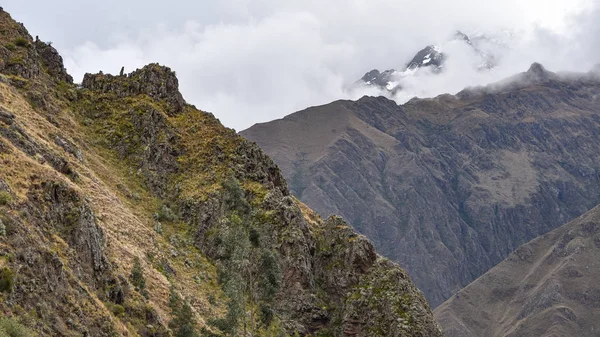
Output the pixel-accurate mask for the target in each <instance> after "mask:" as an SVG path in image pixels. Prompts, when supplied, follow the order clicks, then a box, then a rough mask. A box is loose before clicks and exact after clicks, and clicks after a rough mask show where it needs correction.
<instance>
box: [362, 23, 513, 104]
mask: <svg viewBox="0 0 600 337" xmlns="http://www.w3.org/2000/svg"><path fill="white" fill-rule="evenodd" d="M513 37H514V33H512V32H510V31H503V32H501V33H499V34H482V33H478V32H475V33H472V34H471V35H467V34H465V33H463V32H461V31H456V32H455V34H454V35H453V36H452V37H451V38H450V39H448V40H447V41H444V42H442V43H441V44H434V45H429V46H426V47H425V48H423V49H421V50H419V51H418V52H417V53H416V54H415V56H414V57H413V58H412V59H411V60H410V61H409V62H407V63H406V64H405V65H404V66H403V68H402V70H397V69H389V70H385V71H383V72H380V71H379V70H377V69H373V70H371V71H369V72H368V73H366V74H365V75H364V76H363V77H362V78H361V79H360V80H359V81H357V82H356V83H355V85H356V86H367V87H373V88H379V89H382V90H385V91H388V92H390V93H392V94H395V93H396V92H398V91H400V90H402V83H403V82H404V81H405V79H406V78H407V77H411V76H414V75H415V74H416V73H417V72H420V71H428V72H430V73H432V74H439V73H441V72H442V71H443V69H444V65H445V63H446V61H447V60H448V58H449V57H452V55H451V53H449V52H447V51H446V47H448V48H449V49H452V47H453V46H452V44H463V43H464V45H462V46H468V49H469V50H471V51H472V52H473V53H474V56H475V58H476V59H477V60H478V62H476V64H474V65H473V66H474V67H475V69H476V70H478V71H486V70H490V69H492V68H494V67H495V66H496V65H497V60H498V58H499V56H500V55H498V54H499V51H501V50H503V49H507V48H509V46H510V40H511V39H512V38H513ZM500 54H501V53H500Z"/></svg>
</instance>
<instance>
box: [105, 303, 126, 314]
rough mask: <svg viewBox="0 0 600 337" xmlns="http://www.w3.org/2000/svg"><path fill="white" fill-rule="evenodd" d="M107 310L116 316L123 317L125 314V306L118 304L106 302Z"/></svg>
mask: <svg viewBox="0 0 600 337" xmlns="http://www.w3.org/2000/svg"><path fill="white" fill-rule="evenodd" d="M106 306H107V307H108V310H110V312H112V313H113V315H115V316H116V317H123V316H124V315H125V308H124V307H123V306H122V305H120V304H114V303H110V302H109V303H107V305H106Z"/></svg>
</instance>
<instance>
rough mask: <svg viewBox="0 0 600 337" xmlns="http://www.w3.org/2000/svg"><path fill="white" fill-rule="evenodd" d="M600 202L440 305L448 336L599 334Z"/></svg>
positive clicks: (438, 309) (584, 335)
mask: <svg viewBox="0 0 600 337" xmlns="http://www.w3.org/2000/svg"><path fill="white" fill-rule="evenodd" d="M599 261H600V207H596V208H594V209H592V210H591V211H589V212H588V213H586V214H585V215H582V216H581V217H579V218H577V219H575V220H573V221H572V222H570V223H568V224H566V225H564V226H561V227H559V228H558V229H556V230H554V231H552V232H550V233H547V234H545V235H543V236H541V237H539V238H537V239H535V240H533V241H531V242H529V243H527V244H525V245H523V246H521V247H519V248H518V249H517V250H516V251H515V252H514V253H512V254H511V255H510V256H509V257H508V258H507V259H506V260H504V261H502V262H501V263H500V264H498V265H497V266H496V267H494V268H492V269H491V270H490V271H488V272H487V273H485V274H484V275H483V276H481V277H480V278H478V279H477V280H475V281H474V282H473V283H471V284H470V285H468V286H467V287H466V288H465V289H463V290H461V291H460V292H458V293H457V294H456V295H454V296H453V297H452V298H450V299H449V300H448V301H447V302H445V303H444V304H442V305H440V306H439V307H438V308H437V309H436V311H435V314H436V318H437V319H438V321H439V322H440V324H441V325H442V326H443V328H444V331H445V336H447V337H475V336H490V337H494V336H498V337H499V336H511V337H513V336H514V337H516V336H540V337H550V336H580V337H587V336H590V337H591V336H598V331H600V322H598V317H600V283H598V279H599V278H600V268H598V264H599Z"/></svg>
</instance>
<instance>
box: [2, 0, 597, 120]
mask: <svg viewBox="0 0 600 337" xmlns="http://www.w3.org/2000/svg"><path fill="white" fill-rule="evenodd" d="M3 6H4V7H5V9H6V10H8V11H9V12H11V13H12V14H13V16H14V17H16V18H17V19H18V20H20V21H24V22H25V24H26V26H27V27H29V29H30V30H31V31H32V34H34V35H35V34H37V35H40V37H41V38H42V39H47V40H52V41H53V42H54V45H55V46H57V48H58V49H59V51H60V52H61V54H62V55H63V57H64V58H65V62H66V66H67V69H68V70H69V72H70V73H72V74H73V75H74V77H75V79H76V80H81V78H82V76H83V74H84V73H85V72H97V71H99V70H103V71H105V72H112V73H116V72H118V71H119V70H120V68H121V66H125V68H126V70H127V71H131V70H133V69H135V68H138V67H141V66H143V65H144V64H147V63H150V62H160V63H163V64H166V65H168V66H170V67H171V68H173V69H174V70H176V71H177V74H178V77H179V79H180V86H181V90H182V92H183V94H184V97H185V98H186V100H187V101H188V102H190V103H193V104H195V105H196V106H198V107H199V108H202V109H205V110H208V111H211V112H213V113H215V115H216V116H217V117H219V118H220V119H221V120H222V121H223V123H224V124H225V125H227V126H230V127H234V128H236V129H238V130H240V129H243V128H246V127H248V126H250V125H252V124H253V123H256V122H263V121H268V120H272V119H275V118H281V117H283V116H285V115H287V114H289V113H292V112H294V111H297V110H300V109H303V108H305V107H307V106H311V105H317V104H324V103H328V102H330V101H333V100H336V99H343V98H357V97H358V96H359V95H361V94H365V93H366V94H371V95H374V94H379V93H378V92H376V91H373V90H372V89H371V91H368V92H349V91H348V90H346V88H347V86H348V84H350V83H352V82H353V81H355V80H356V79H358V78H360V77H361V76H362V75H363V74H364V73H365V72H366V71H368V70H371V69H373V68H379V69H381V70H383V69H388V68H399V67H401V66H402V65H403V64H404V63H405V62H406V61H408V60H409V59H410V58H411V57H412V56H413V55H414V53H415V52H416V51H418V50H419V49H421V48H423V47H424V46H425V45H428V44H432V43H437V42H440V41H446V39H447V38H448V36H449V34H451V33H452V32H453V31H454V30H456V29H462V30H466V31H474V30H478V31H481V32H498V31H500V30H501V29H506V28H508V29H512V30H514V31H519V32H521V35H519V39H518V40H517V41H514V45H512V46H511V48H510V49H507V50H503V51H502V53H503V55H502V56H503V57H502V60H501V62H502V64H501V67H498V68H497V69H494V70H492V71H490V72H486V73H481V72H476V71H474V70H473V69H474V67H473V66H472V65H473V62H476V58H475V56H474V55H472V52H471V51H469V50H466V49H465V48H464V46H460V45H455V44H452V43H447V44H446V45H445V46H444V48H445V50H446V51H447V53H448V54H449V55H450V58H449V61H448V65H447V69H446V71H445V72H444V73H443V75H442V76H438V77H434V76H430V74H427V72H426V71H424V72H422V73H420V74H419V76H415V77H414V78H413V79H411V82H410V83H407V92H405V93H403V94H402V95H403V96H399V97H396V99H397V101H398V102H402V101H404V100H406V99H408V98H409V97H408V96H410V95H413V94H414V95H419V96H431V95H436V94H439V93H444V92H450V93H453V92H456V91H459V90H461V89H462V88H463V87H465V86H469V85H477V84H485V83H488V82H491V81H495V80H498V79H500V78H502V77H506V76H509V75H512V74H514V73H515V72H517V71H523V70H526V69H527V67H528V65H529V64H531V63H532V62H533V61H540V62H542V63H543V64H544V65H545V66H546V67H547V68H549V69H552V70H554V69H565V70H581V69H585V67H587V66H588V63H589V64H590V65H589V67H591V65H592V64H595V63H597V62H598V61H600V60H599V59H598V56H597V55H599V54H598V52H599V50H597V49H598V44H597V43H596V42H597V41H598V40H599V39H600V33H599V32H598V26H599V25H598V22H599V21H600V20H598V19H599V18H600V16H599V13H598V8H597V7H598V6H597V4H595V2H594V1H593V0H578V1H567V0H546V1H541V0H536V1H521V0H504V1H499V0H498V1H479V0H478V1H475V0H456V1H446V0H430V1H428V2H426V3H424V2H423V1H420V0H419V1H417V0H403V1H398V0H330V1H327V2H323V1H317V0H287V1H282V0H220V1H216V0H215V1H212V0H210V1H209V0H207V1H191V0H188V1H183V0H180V1H171V2H169V3H168V4H167V3H166V2H159V1H141V0H130V1H116V0H107V1H102V2H97V1H91V0H81V1H74V0H56V1H52V2H48V1H45V0H31V1H27V4H25V3H24V2H23V1H22V0H7V1H5V3H4V4H3Z"/></svg>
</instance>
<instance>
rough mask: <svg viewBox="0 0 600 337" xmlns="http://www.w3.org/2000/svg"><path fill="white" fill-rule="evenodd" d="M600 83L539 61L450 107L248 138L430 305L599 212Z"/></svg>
mask: <svg viewBox="0 0 600 337" xmlns="http://www.w3.org/2000/svg"><path fill="white" fill-rule="evenodd" d="M599 83H600V81H599V78H598V77H597V76H596V75H594V74H592V73H582V74H568V73H559V74H556V73H552V72H550V71H547V70H545V69H544V68H543V67H542V66H541V65H538V64H533V65H532V67H530V70H529V71H528V72H524V73H521V74H519V75H516V76H514V77H512V78H510V79H508V80H506V81H501V82H499V83H497V84H492V85H488V86H486V87H475V88H467V89H465V90H463V91H461V92H459V93H458V94H457V95H454V96H453V95H447V94H446V95H440V96H438V97H436V98H428V99H416V98H415V99H412V100H410V101H409V102H407V103H406V104H404V105H397V104H396V103H395V102H393V101H391V100H389V99H386V98H385V97H363V98H361V99H359V100H357V101H355V102H348V101H338V102H334V103H332V104H333V105H327V106H322V107H316V108H311V109H308V110H304V111H302V112H299V113H296V114H293V115H292V116H293V117H289V118H284V119H281V120H277V121H274V122H271V123H264V124H260V125H257V126H254V127H252V128H250V129H248V130H244V131H242V132H241V133H240V134H241V135H243V136H244V137H247V138H248V139H250V140H253V141H256V142H257V143H258V144H259V145H260V146H261V147H262V148H263V149H264V150H265V151H266V152H267V153H268V154H269V155H271V156H272V158H274V160H275V161H276V162H277V163H278V165H279V166H280V167H281V168H282V170H283V173H284V176H285V177H287V178H288V179H289V181H290V183H291V187H292V191H293V193H294V195H296V196H298V197H299V199H300V200H302V201H303V202H305V203H307V204H308V205H309V206H311V207H313V208H314V209H315V210H316V211H317V212H319V213H320V214H340V215H342V216H344V218H347V219H350V221H351V223H353V224H354V226H355V227H356V228H357V230H358V231H359V232H361V233H362V234H364V235H366V236H367V237H369V238H370V239H372V240H373V241H374V242H375V244H376V246H377V247H378V249H379V250H380V251H381V252H382V253H383V254H384V255H385V256H388V257H390V258H392V259H393V260H396V261H400V262H401V264H402V265H404V266H405V267H406V268H407V270H408V271H409V273H411V275H412V276H413V278H414V279H415V282H416V283H417V284H418V285H419V287H420V288H421V289H422V290H423V291H424V293H425V294H426V296H427V298H428V300H429V301H430V303H431V304H432V306H433V307H435V306H437V305H438V304H440V303H442V302H443V301H444V300H445V299H446V298H448V297H449V296H450V295H451V294H453V293H454V292H456V291H458V290H459V289H460V288H462V287H464V286H466V285H467V284H468V283H470V282H471V281H473V280H474V279H475V278H476V277H478V276H480V275H481V274H483V273H484V272H485V271H487V270H488V269H489V268H491V267H493V266H494V265H495V264H496V263H498V262H500V261H501V260H502V259H504V258H505V257H506V256H507V255H508V254H509V253H510V252H512V251H513V250H514V249H516V248H517V247H518V246H519V245H521V244H523V243H525V242H526V241H528V240H530V239H533V238H534V237H536V236H538V235H541V234H543V233H545V232H547V231H549V230H551V229H553V228H556V227H558V226H560V225H562V224H564V223H566V222H567V221H568V220H570V219H573V218H574V217H576V216H579V215H581V214H583V213H584V212H585V211H587V210H589V209H591V208H592V207H594V206H595V205H596V204H597V203H598V202H599V201H600V200H599V199H598V194H597V192H595V191H596V190H597V187H598V183H599V182H598V177H597V174H596V172H598V169H600V166H599V165H600V163H599V162H598V161H597V160H595V159H594V158H597V156H596V153H597V151H598V149H597V146H596V145H594V144H597V143H598V141H600V139H597V138H598V137H599V135H598V132H597V129H596V128H595V126H596V125H597V124H598V119H597V113H598V106H597V100H598V96H597V95H595V94H594V93H595V92H597V91H598V85H599ZM332 109H337V110H340V111H346V114H345V116H346V119H345V120H344V121H343V122H340V128H335V127H330V126H328V125H335V120H336V118H332V119H331V120H327V113H328V111H330V110H332ZM348 116H352V117H348ZM317 120H318V122H316V121H317ZM347 120H358V121H360V123H358V122H357V123H350V124H348V123H347V122H346V121H347ZM365 125H367V126H368V128H367V127H365ZM283 130H285V131H283ZM300 130H301V131H300ZM369 130H370V131H369ZM565 130H566V131H565ZM373 133H375V134H377V135H378V137H374V136H373ZM325 134H327V135H325ZM334 134H335V135H337V136H336V138H335V139H333V138H331V135H334ZM283 135H285V137H283ZM321 137H325V138H324V139H330V140H331V142H320V139H321ZM382 139H384V140H385V141H382ZM380 143H381V144H380ZM388 143H389V144H388ZM582 144H586V145H585V146H583V145H582ZM309 145H310V146H309ZM314 149H317V150H314ZM313 152H314V153H313ZM431 209H435V210H436V212H435V213H432V212H429V210H431Z"/></svg>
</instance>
